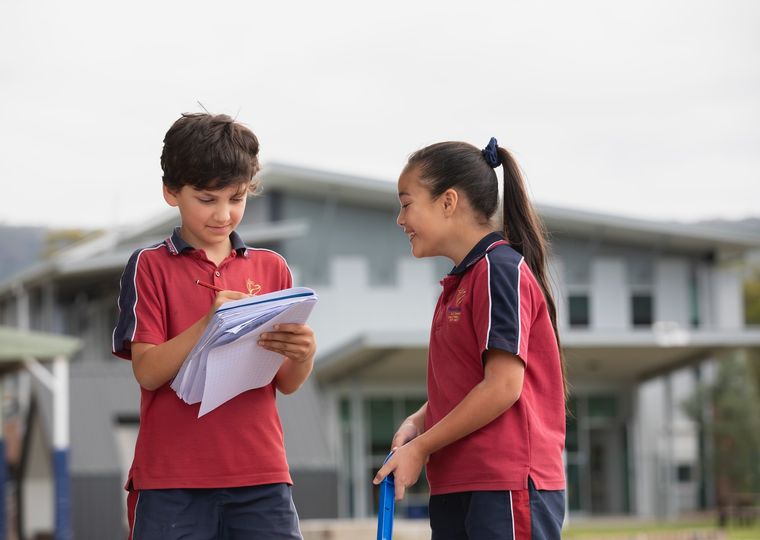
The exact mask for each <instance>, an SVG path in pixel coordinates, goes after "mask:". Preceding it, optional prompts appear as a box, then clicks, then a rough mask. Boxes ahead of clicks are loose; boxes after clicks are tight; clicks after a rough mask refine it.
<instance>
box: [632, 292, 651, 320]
mask: <svg viewBox="0 0 760 540" xmlns="http://www.w3.org/2000/svg"><path fill="white" fill-rule="evenodd" d="M653 319H654V317H653V302H652V295H651V294H648V293H634V294H633V295H632V296H631V320H632V322H633V326H651V325H652V321H653Z"/></svg>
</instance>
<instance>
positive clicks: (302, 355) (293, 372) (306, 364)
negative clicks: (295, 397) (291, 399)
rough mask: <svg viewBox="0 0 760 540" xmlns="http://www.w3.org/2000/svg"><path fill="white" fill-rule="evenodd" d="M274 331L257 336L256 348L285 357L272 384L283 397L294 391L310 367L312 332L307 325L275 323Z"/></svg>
mask: <svg viewBox="0 0 760 540" xmlns="http://www.w3.org/2000/svg"><path fill="white" fill-rule="evenodd" d="M274 329H275V331H274V332H267V333H265V334H261V340H260V341H259V345H260V346H262V347H263V348H265V349H267V350H269V351H273V352H276V353H278V354H281V355H283V356H285V361H284V362H283V363H282V366H281V367H280V369H279V371H278V372H277V375H275V378H274V380H275V385H276V386H277V389H278V390H279V391H280V392H282V393H283V394H292V393H293V392H295V391H296V390H298V389H299V388H300V387H301V385H302V384H303V382H304V381H305V380H306V378H307V377H308V376H309V374H310V373H311V370H312V368H313V367H314V354H315V353H316V352H317V342H316V340H315V339H314V331H313V330H312V329H311V328H310V327H309V325H307V324H278V325H276V326H275V327H274Z"/></svg>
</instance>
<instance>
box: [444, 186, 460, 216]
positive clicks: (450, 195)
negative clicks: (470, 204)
mask: <svg viewBox="0 0 760 540" xmlns="http://www.w3.org/2000/svg"><path fill="white" fill-rule="evenodd" d="M440 200H441V206H442V207H443V215H444V217H451V216H452V215H453V214H454V211H455V210H456V209H457V205H458V204H459V193H457V191H456V190H455V189H452V188H449V189H447V190H446V191H444V192H443V194H442V195H441V196H440Z"/></svg>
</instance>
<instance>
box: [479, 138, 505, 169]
mask: <svg viewBox="0 0 760 540" xmlns="http://www.w3.org/2000/svg"><path fill="white" fill-rule="evenodd" d="M480 153H481V154H483V157H484V158H486V161H487V162H488V164H489V165H490V166H491V167H493V168H494V169H495V168H496V167H498V166H499V165H501V156H500V155H499V143H497V142H496V137H491V140H490V141H488V145H487V146H486V147H485V148H483V150H481V151H480Z"/></svg>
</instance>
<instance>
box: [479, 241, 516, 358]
mask: <svg viewBox="0 0 760 540" xmlns="http://www.w3.org/2000/svg"><path fill="white" fill-rule="evenodd" d="M484 258H485V263H486V266H487V272H488V295H489V300H490V325H489V330H488V338H487V348H489V349H490V348H492V347H495V348H497V349H503V350H506V351H507V352H511V353H513V354H518V353H519V350H520V330H521V321H520V317H521V309H520V277H521V272H520V264H521V263H522V261H523V256H522V255H521V254H520V253H519V252H517V251H516V250H515V249H514V248H513V247H511V246H509V245H507V244H501V245H498V246H495V247H494V248H493V249H492V250H491V251H489V252H488V253H487V254H486V256H485V257H484Z"/></svg>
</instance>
